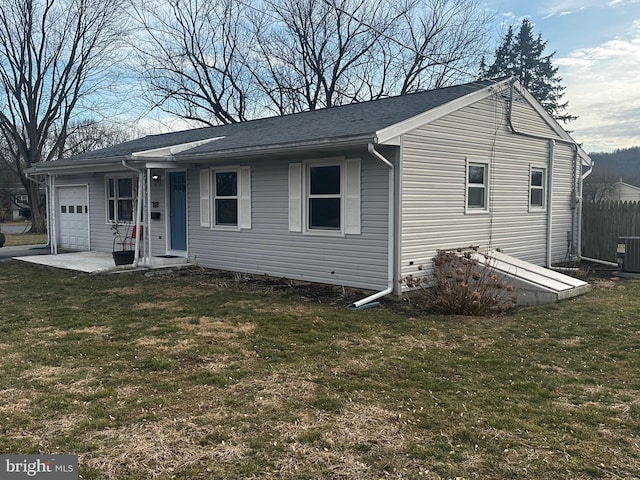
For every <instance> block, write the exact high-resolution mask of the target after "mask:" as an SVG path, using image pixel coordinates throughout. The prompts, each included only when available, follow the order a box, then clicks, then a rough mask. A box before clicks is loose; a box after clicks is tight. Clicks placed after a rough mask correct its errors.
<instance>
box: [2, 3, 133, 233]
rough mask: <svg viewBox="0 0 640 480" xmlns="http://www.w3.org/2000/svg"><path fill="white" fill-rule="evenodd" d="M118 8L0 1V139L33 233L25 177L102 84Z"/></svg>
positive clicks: (40, 220) (35, 193)
mask: <svg viewBox="0 0 640 480" xmlns="http://www.w3.org/2000/svg"><path fill="white" fill-rule="evenodd" d="M121 7H122V0H0V105H1V106H2V109H1V110H0V132H1V134H2V136H3V138H4V140H5V142H6V146H7V152H8V153H7V158H6V159H7V163H9V164H11V165H12V168H13V169H14V170H15V171H16V172H17V173H18V174H19V175H20V178H21V181H22V183H23V185H24V187H25V189H26V190H27V192H28V193H29V205H30V208H31V212H32V221H33V224H32V231H34V232H44V231H45V229H46V227H45V218H44V208H43V207H44V205H42V202H41V201H40V193H39V186H38V185H37V184H36V183H35V182H32V181H30V180H29V179H28V178H27V176H26V175H25V170H26V169H27V168H29V167H30V166H31V165H32V164H34V163H37V162H46V161H49V160H52V159H55V158H59V157H61V156H62V155H63V153H64V146H65V142H66V140H67V137H68V134H69V131H68V127H69V124H70V121H71V120H72V118H73V116H74V115H79V114H80V113H81V110H82V109H83V107H85V106H86V105H84V104H83V100H86V99H88V97H89V96H90V95H95V94H96V93H97V91H98V89H99V88H100V87H101V86H102V85H103V84H104V81H105V80H106V79H108V78H110V77H108V75H107V71H106V70H107V67H108V65H112V64H113V63H112V61H113V54H114V52H115V51H116V49H117V48H118V47H119V45H120V44H121V39H122V34H123V33H124V28H125V27H124V23H123V19H122V16H121V15H120V14H121V13H122V11H121ZM54 133H55V135H54Z"/></svg>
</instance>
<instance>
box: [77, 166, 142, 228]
mask: <svg viewBox="0 0 640 480" xmlns="http://www.w3.org/2000/svg"><path fill="white" fill-rule="evenodd" d="M133 185H134V182H133V178H132V177H107V222H111V223H117V222H130V221H132V220H133ZM70 208H71V207H70ZM69 213H71V212H69Z"/></svg>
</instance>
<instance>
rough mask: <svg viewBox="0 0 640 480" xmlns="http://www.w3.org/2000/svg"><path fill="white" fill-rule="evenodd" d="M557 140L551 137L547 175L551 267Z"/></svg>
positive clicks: (548, 238) (548, 235)
mask: <svg viewBox="0 0 640 480" xmlns="http://www.w3.org/2000/svg"><path fill="white" fill-rule="evenodd" d="M555 147H556V142H555V140H552V139H549V173H548V177H547V268H551V241H552V239H553V235H552V233H553V232H552V229H553V163H554V157H555Z"/></svg>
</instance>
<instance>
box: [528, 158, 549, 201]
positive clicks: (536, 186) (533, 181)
mask: <svg viewBox="0 0 640 480" xmlns="http://www.w3.org/2000/svg"><path fill="white" fill-rule="evenodd" d="M545 177H546V171H545V169H544V168H534V167H531V170H530V174H529V207H530V208H532V209H535V208H544V207H545V194H544V185H545V180H546V179H545Z"/></svg>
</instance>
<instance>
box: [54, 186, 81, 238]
mask: <svg viewBox="0 0 640 480" xmlns="http://www.w3.org/2000/svg"><path fill="white" fill-rule="evenodd" d="M57 195H58V197H57V205H58V232H59V233H58V236H59V240H60V243H59V246H60V247H61V248H68V249H70V250H88V249H89V205H88V196H87V187H86V186H74V187H58V189H57Z"/></svg>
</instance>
